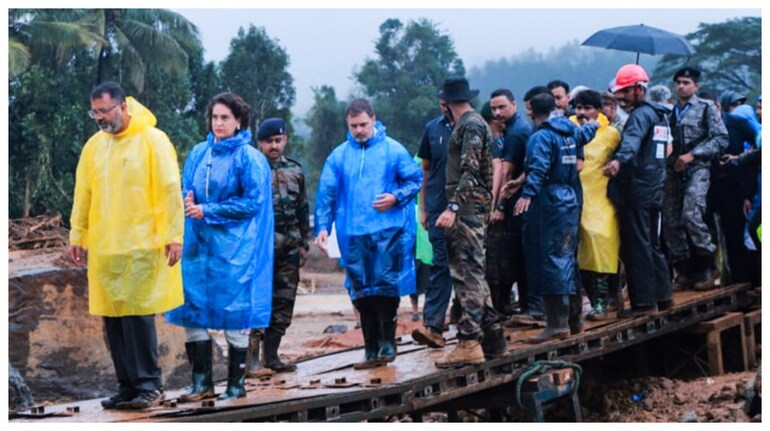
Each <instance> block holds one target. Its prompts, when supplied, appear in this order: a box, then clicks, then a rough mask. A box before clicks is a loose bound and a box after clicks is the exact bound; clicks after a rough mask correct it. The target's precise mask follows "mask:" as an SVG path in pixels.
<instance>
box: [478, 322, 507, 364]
mask: <svg viewBox="0 0 770 431" xmlns="http://www.w3.org/2000/svg"><path fill="white" fill-rule="evenodd" d="M507 348H508V343H506V342H505V332H504V331H503V325H501V324H499V323H494V324H492V325H490V326H488V327H486V328H484V329H483V330H482V334H481V349H482V350H483V351H484V357H485V358H486V359H492V358H499V357H500V356H503V355H504V354H505V352H506V350H507Z"/></svg>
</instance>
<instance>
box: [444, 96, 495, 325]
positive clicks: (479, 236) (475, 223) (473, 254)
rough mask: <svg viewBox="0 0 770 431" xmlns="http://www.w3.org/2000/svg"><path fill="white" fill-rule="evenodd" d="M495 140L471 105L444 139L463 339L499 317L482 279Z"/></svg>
mask: <svg viewBox="0 0 770 431" xmlns="http://www.w3.org/2000/svg"><path fill="white" fill-rule="evenodd" d="M493 141H494V137H493V136H492V131H491V130H490V128H489V126H488V125H487V123H486V122H485V121H484V119H483V118H482V117H481V115H479V114H478V113H476V112H473V111H471V112H467V113H465V114H463V115H462V116H461V117H460V119H459V121H458V122H457V124H456V125H455V129H454V131H453V132H452V136H451V137H450V138H449V143H448V145H447V174H446V178H447V185H446V191H447V197H448V200H449V202H451V203H457V204H459V205H460V211H459V213H458V214H457V217H456V219H455V224H454V225H453V226H452V227H451V228H449V229H447V230H446V236H447V239H448V240H449V241H447V249H448V250H447V251H448V255H449V269H450V272H451V274H452V282H453V285H454V289H455V294H456V296H457V297H458V298H459V300H460V305H461V306H462V309H463V311H462V317H461V318H460V321H459V322H458V325H457V327H458V330H459V331H458V338H461V339H478V338H479V335H480V333H481V330H482V327H487V326H488V325H490V324H492V323H496V322H497V321H498V320H499V315H498V314H497V313H496V312H495V311H494V309H493V308H492V300H491V298H490V293H489V286H488V284H487V281H486V279H485V265H486V259H485V252H486V246H485V239H486V235H487V224H488V222H489V210H490V205H491V200H492V192H491V190H492V158H491V153H490V151H491V148H490V147H491V145H492V144H493Z"/></svg>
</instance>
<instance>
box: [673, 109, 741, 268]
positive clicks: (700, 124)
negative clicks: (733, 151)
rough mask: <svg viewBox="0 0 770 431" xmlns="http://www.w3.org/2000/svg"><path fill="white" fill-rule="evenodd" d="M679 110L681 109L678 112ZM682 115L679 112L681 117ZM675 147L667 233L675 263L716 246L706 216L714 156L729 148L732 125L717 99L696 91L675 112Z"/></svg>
mask: <svg viewBox="0 0 770 431" xmlns="http://www.w3.org/2000/svg"><path fill="white" fill-rule="evenodd" d="M677 113H678V115H677ZM677 117H678V118H677ZM670 123H671V129H672V131H673V139H674V141H673V146H674V151H673V152H672V154H671V155H670V156H669V157H668V160H667V169H666V182H665V185H664V200H663V233H664V236H665V238H666V245H667V247H668V258H669V261H670V262H671V263H674V264H677V263H680V262H683V261H685V260H687V259H688V258H690V257H691V256H693V255H710V254H711V253H713V252H714V251H715V250H716V246H715V244H714V243H713V242H712V241H711V235H710V233H709V228H708V226H707V225H706V223H705V221H704V217H703V215H704V212H705V211H706V194H707V193H708V189H709V184H710V167H711V162H712V160H714V159H715V158H718V157H719V155H720V154H721V152H722V151H723V150H724V149H725V148H727V143H728V140H727V129H726V128H725V126H724V123H723V122H722V117H721V116H720V114H719V111H718V110H717V108H716V106H715V105H714V103H713V102H712V101H710V100H705V99H699V98H698V97H696V96H693V97H692V98H691V99H690V101H689V103H688V104H686V105H685V107H684V108H681V107H678V109H676V110H675V111H674V112H673V113H672V114H671V117H670ZM688 152H689V153H691V154H692V155H693V156H695V160H693V161H692V162H690V163H689V164H688V165H686V166H685V170H684V171H683V172H675V171H674V163H676V160H677V158H678V157H679V156H680V155H682V154H686V153H688Z"/></svg>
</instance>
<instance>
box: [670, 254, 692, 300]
mask: <svg viewBox="0 0 770 431" xmlns="http://www.w3.org/2000/svg"><path fill="white" fill-rule="evenodd" d="M691 266H692V265H691V264H690V259H687V260H684V261H681V262H677V263H675V264H674V271H675V272H676V277H674V281H673V282H672V283H671V290H672V291H673V292H681V291H683V290H691V289H692V288H693V286H694V285H695V282H696V281H698V280H696V279H695V278H694V277H693V274H692V268H691Z"/></svg>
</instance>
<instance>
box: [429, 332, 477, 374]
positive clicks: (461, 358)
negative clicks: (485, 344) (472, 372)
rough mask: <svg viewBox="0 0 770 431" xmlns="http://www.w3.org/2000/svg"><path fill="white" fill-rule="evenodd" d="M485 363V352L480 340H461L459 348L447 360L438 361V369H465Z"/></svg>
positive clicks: (458, 344)
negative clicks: (467, 366) (466, 366)
mask: <svg viewBox="0 0 770 431" xmlns="http://www.w3.org/2000/svg"><path fill="white" fill-rule="evenodd" d="M483 362H484V350H482V349H481V344H479V342H478V340H463V339H460V340H459V341H458V343H457V346H456V347H455V349H454V350H452V352H451V353H450V354H448V355H447V356H446V357H445V358H442V359H439V360H438V361H436V367H438V368H452V367H463V366H465V365H474V364H481V363H483Z"/></svg>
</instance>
